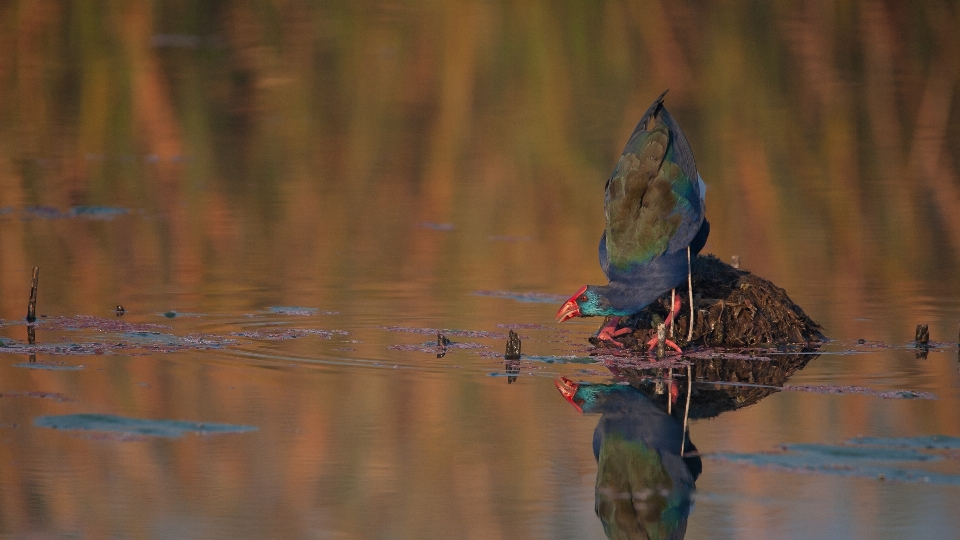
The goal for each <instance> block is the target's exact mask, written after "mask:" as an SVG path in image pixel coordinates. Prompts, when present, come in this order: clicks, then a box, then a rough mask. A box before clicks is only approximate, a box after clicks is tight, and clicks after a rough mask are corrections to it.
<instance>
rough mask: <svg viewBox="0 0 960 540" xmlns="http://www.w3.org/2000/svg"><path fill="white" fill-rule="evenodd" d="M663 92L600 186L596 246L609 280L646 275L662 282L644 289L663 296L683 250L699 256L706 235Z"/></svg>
mask: <svg viewBox="0 0 960 540" xmlns="http://www.w3.org/2000/svg"><path fill="white" fill-rule="evenodd" d="M665 94H666V92H664V94H663V95H661V96H660V97H658V98H657V99H656V100H655V101H654V102H653V104H652V105H651V106H650V107H649V108H648V109H647V112H646V113H644V115H643V117H642V118H641V119H640V122H639V123H638V124H637V127H636V129H634V131H633V134H632V135H631V136H630V139H629V140H628V141H627V145H626V147H625V148H624V150H623V153H622V154H621V156H620V160H619V161H618V163H617V166H616V168H615V169H614V171H613V174H611V175H610V178H609V179H608V180H607V185H606V197H605V200H604V212H605V215H606V229H605V231H604V235H603V237H602V238H601V240H600V264H601V266H602V267H603V271H604V273H605V274H606V275H607V278H608V279H609V280H610V281H611V282H623V283H632V282H637V281H638V280H640V281H643V280H646V281H648V282H649V279H648V277H649V275H650V274H651V273H652V274H653V275H656V276H659V279H660V280H662V281H663V282H664V283H663V284H662V285H660V284H653V283H647V285H649V286H651V287H653V288H657V287H663V290H664V291H665V290H669V289H670V288H672V287H673V286H675V285H676V284H675V283H669V284H668V283H667V282H670V281H674V280H676V279H679V278H680V277H682V276H683V275H685V268H683V267H684V266H685V257H686V249H687V246H691V247H692V248H694V251H699V248H701V247H703V243H704V242H705V241H706V235H707V234H708V233H709V225H708V224H707V223H706V220H705V219H704V210H705V207H704V201H703V192H702V191H703V188H702V182H701V180H700V177H699V174H698V173H697V167H696V163H695V161H694V158H693V151H692V150H691V149H690V144H689V143H688V142H687V138H686V137H685V136H684V134H683V131H682V130H681V129H680V126H679V125H678V124H677V123H676V121H675V120H674V119H673V117H672V116H670V113H669V112H667V110H666V108H665V107H664V106H663V98H664V95H665ZM691 244H692V245H691ZM680 252H683V253H682V255H683V256H682V257H680V256H679V255H681V253H680ZM658 259H663V260H659V261H658ZM681 259H683V261H681ZM680 262H683V263H684V264H682V265H681V264H680ZM652 266H656V267H658V268H652ZM678 272H679V274H678Z"/></svg>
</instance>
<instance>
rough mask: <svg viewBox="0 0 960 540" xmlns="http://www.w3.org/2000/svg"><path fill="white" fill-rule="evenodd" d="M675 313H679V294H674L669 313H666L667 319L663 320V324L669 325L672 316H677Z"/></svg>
mask: <svg viewBox="0 0 960 540" xmlns="http://www.w3.org/2000/svg"><path fill="white" fill-rule="evenodd" d="M677 313H680V295H679V294H678V295H676V297H675V298H674V300H673V307H672V308H671V309H670V313H668V314H667V320H665V321H663V324H665V325H667V326H670V323H671V322H673V318H674V317H676V316H677Z"/></svg>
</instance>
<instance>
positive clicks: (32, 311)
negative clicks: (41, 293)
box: [27, 266, 40, 323]
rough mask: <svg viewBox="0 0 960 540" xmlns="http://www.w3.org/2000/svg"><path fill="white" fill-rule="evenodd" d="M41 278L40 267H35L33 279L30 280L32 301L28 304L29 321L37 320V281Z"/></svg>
mask: <svg viewBox="0 0 960 540" xmlns="http://www.w3.org/2000/svg"><path fill="white" fill-rule="evenodd" d="M39 280H40V267H39V266H34V267H33V280H32V281H31V282H30V302H29V303H28V304H27V322H28V323H32V322H34V321H36V320H37V282H38V281H39Z"/></svg>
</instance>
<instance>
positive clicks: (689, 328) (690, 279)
mask: <svg viewBox="0 0 960 540" xmlns="http://www.w3.org/2000/svg"><path fill="white" fill-rule="evenodd" d="M687 290H688V291H690V323H689V324H688V325H687V343H690V340H691V339H693V270H692V267H691V265H690V246H687Z"/></svg>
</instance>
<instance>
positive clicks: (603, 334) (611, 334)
mask: <svg viewBox="0 0 960 540" xmlns="http://www.w3.org/2000/svg"><path fill="white" fill-rule="evenodd" d="M618 324H620V317H611V318H610V322H608V323H607V324H605V325H603V328H601V329H600V333H599V334H597V339H599V340H600V341H607V342H609V343H611V344H613V345H615V346H617V347H621V348H622V347H623V344H622V343H620V342H619V341H617V340H616V339H614V338H615V337H617V336H620V335H623V334H628V333H630V329H629V328H621V329H619V330H617V325H618Z"/></svg>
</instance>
